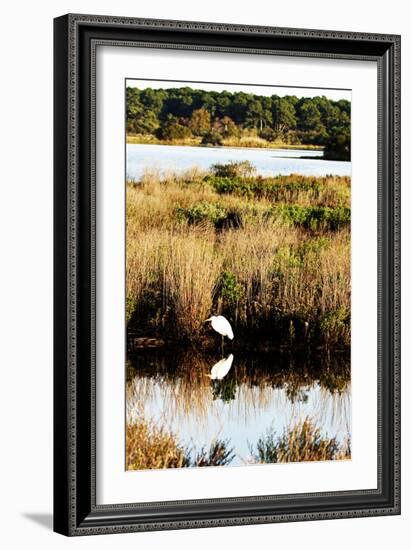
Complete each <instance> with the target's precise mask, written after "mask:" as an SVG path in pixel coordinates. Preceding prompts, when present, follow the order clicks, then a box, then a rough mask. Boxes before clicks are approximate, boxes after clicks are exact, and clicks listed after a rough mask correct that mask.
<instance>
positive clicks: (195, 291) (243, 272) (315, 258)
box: [126, 168, 351, 346]
mask: <svg viewBox="0 0 411 550" xmlns="http://www.w3.org/2000/svg"><path fill="white" fill-rule="evenodd" d="M286 181H287V184H289V182H290V181H292V180H290V179H287V180H286ZM313 181H315V180H313ZM327 181H328V180H327ZM328 183H329V187H328V188H327V187H325V188H324V189H323V190H322V191H321V193H322V194H321V197H320V198H319V200H320V201H321V202H322V203H324V202H325V204H327V205H328V202H329V203H330V207H334V206H335V203H336V202H338V200H343V201H346V200H347V197H348V200H349V179H347V178H344V179H341V178H340V179H338V178H329V182H328ZM311 194H312V193H311ZM317 195H318V193H317ZM327 197H328V198H327ZM338 197H340V198H338ZM282 198H283V200H285V199H287V195H286V194H285V195H284V194H283V196H282ZM291 198H292V200H293V202H292V204H293V205H294V204H300V205H304V204H306V203H307V201H308V202H310V200H311V199H312V197H311V199H310V189H308V190H307V188H306V187H305V188H303V189H302V190H301V192H298V193H296V192H295V191H293V196H292V197H291V196H290V197H289V199H290V200H291ZM327 201H328V202H327ZM273 204H274V206H275V205H276V204H277V203H275V202H274V203H273V201H272V200H270V199H269V198H266V197H264V196H262V197H258V198H256V197H255V196H251V197H245V196H240V195H238V194H235V193H228V194H223V195H222V194H219V193H217V192H216V190H215V189H214V188H213V186H212V185H210V184H209V183H208V182H207V178H206V179H204V173H203V172H202V171H201V170H198V169H195V168H193V169H192V170H191V171H190V172H189V173H185V174H172V173H169V174H159V173H157V172H150V173H146V174H145V175H144V176H143V178H142V180H141V183H139V184H128V185H127V252H126V253H127V267H126V277H127V319H128V321H129V322H130V323H131V324H132V325H133V324H134V326H137V327H138V328H140V329H141V330H145V331H149V332H150V331H152V332H153V333H157V334H159V333H161V334H163V333H167V336H168V337H171V336H173V337H176V335H178V336H179V337H180V338H183V339H194V340H195V339H196V338H198V337H201V336H202V335H204V324H203V321H204V319H206V318H207V317H208V316H209V315H210V314H211V313H212V314H224V315H225V316H226V317H228V318H229V319H230V320H231V322H232V323H233V324H234V326H235V329H237V330H239V331H240V332H241V331H246V330H247V331H249V330H252V331H253V330H260V329H262V328H264V330H265V331H266V332H267V331H268V332H270V331H271V332H273V337H274V332H276V333H277V332H278V331H279V332H280V333H283V334H284V333H285V332H286V333H287V334H288V335H289V336H290V337H294V336H297V337H304V338H305V339H307V338H312V339H316V340H319V341H322V342H325V343H327V344H328V345H331V344H336V345H340V346H341V345H343V346H347V345H349V340H350V288H351V285H350V231H349V228H346V227H345V228H341V229H339V230H337V231H330V230H327V229H322V228H321V227H319V228H318V230H316V231H310V230H307V229H305V228H304V227H299V226H298V225H293V224H291V223H288V222H287V221H284V220H283V219H279V218H278V217H270V216H267V212H269V209H270V208H272V207H273ZM199 205H203V206H202V210H200V214H201V217H200V218H198V219H197V218H195V220H196V223H193V222H192V219H191V218H189V217H184V216H181V215H179V212H186V211H188V212H191V211H193V212H195V216H197V217H198V206H199ZM196 209H197V210H196ZM221 210H222V211H224V212H229V213H230V212H240V214H241V220H240V222H238V223H237V225H236V226H232V225H230V224H229V223H228V224H226V226H224V225H222V226H221V227H220V226H219V225H218V216H219V215H220V211H221ZM234 219H235V220H236V219H237V218H234ZM216 220H217V221H216ZM271 327H272V328H271ZM274 329H275V330H274ZM284 331H285V332H284ZM277 336H278V334H277Z"/></svg>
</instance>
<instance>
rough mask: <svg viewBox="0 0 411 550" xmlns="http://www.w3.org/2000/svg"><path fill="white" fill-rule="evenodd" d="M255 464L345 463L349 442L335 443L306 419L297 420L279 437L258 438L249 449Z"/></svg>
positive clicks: (269, 435) (348, 452)
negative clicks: (255, 447) (251, 448)
mask: <svg viewBox="0 0 411 550" xmlns="http://www.w3.org/2000/svg"><path fill="white" fill-rule="evenodd" d="M252 454H253V456H254V459H255V460H256V461H257V462H263V463H272V462H316V461H324V460H349V459H350V458H351V449H350V442H349V440H347V441H345V442H344V443H343V444H340V443H338V441H337V440H336V438H335V437H331V438H330V437H327V436H323V435H322V434H321V431H320V429H319V428H318V427H317V426H316V425H315V423H314V422H313V421H312V420H311V419H310V418H309V417H307V418H304V419H300V420H299V421H298V422H297V423H296V424H295V425H293V426H290V427H289V428H288V429H287V430H285V431H284V432H283V434H282V435H281V436H277V437H276V435H275V434H273V433H268V434H266V435H265V436H263V437H261V438H260V439H259V441H258V443H257V449H256V450H252Z"/></svg>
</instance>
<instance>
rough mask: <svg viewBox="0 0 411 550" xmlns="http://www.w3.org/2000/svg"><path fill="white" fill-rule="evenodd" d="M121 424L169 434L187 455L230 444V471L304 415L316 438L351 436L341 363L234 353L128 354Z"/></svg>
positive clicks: (345, 369)
mask: <svg viewBox="0 0 411 550" xmlns="http://www.w3.org/2000/svg"><path fill="white" fill-rule="evenodd" d="M127 366H128V368H127V393H126V397H127V419H128V421H130V422H132V421H135V420H136V419H137V418H138V417H139V415H141V414H143V415H144V417H145V418H148V419H151V420H153V421H154V422H155V423H156V424H158V425H161V426H164V427H166V428H167V429H169V430H171V431H172V432H173V433H174V434H175V435H176V436H178V438H179V440H180V441H182V442H183V443H185V444H187V445H189V446H190V447H192V448H202V447H203V446H209V445H210V444H211V443H212V442H213V441H215V440H216V439H217V438H218V439H228V440H230V444H231V446H232V447H233V448H234V452H235V455H236V458H235V460H234V461H233V462H232V464H243V463H244V462H248V461H249V460H250V445H252V446H255V444H256V442H257V440H258V439H259V438H260V437H261V436H262V435H264V433H265V432H266V431H267V430H269V429H273V430H275V432H276V433H278V434H281V433H282V432H283V430H284V429H286V428H287V427H289V426H290V425H292V424H295V423H296V422H298V421H299V420H300V419H301V418H305V417H307V416H309V417H310V418H311V419H312V420H313V421H314V422H315V423H316V425H318V427H319V428H320V429H321V432H322V433H323V435H324V436H325V435H328V436H329V437H336V438H337V440H338V441H339V442H343V441H344V440H346V439H347V437H348V436H349V435H350V433H351V403H350V399H351V386H350V366H349V360H348V359H347V358H345V357H343V356H338V355H337V356H335V357H334V358H332V359H329V358H328V359H326V358H323V357H321V356H319V357H318V356H314V357H308V358H307V357H295V356H291V355H290V354H288V353H269V354H263V355H250V354H245V353H243V354H241V353H238V354H237V353H236V357H235V359H234V356H233V354H230V355H229V356H228V357H226V358H222V359H219V358H218V357H216V356H213V355H204V354H201V353H199V352H197V351H195V350H190V351H187V352H180V353H176V352H175V351H174V352H169V353H164V352H159V351H153V350H151V351H143V352H139V353H135V354H129V360H128V365H127Z"/></svg>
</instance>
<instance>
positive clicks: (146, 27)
mask: <svg viewBox="0 0 411 550" xmlns="http://www.w3.org/2000/svg"><path fill="white" fill-rule="evenodd" d="M99 44H111V45H125V44H127V45H130V46H136V47H147V46H151V47H168V48H182V49H193V50H206V51H210V50H213V51H232V52H242V53H253V54H265V55H275V54H277V55H278V54H282V55H299V56H305V57H312V56H317V57H328V58H336V59H341V58H349V59H358V60H374V61H376V62H377V64H378V114H377V113H376V116H378V426H377V429H378V489H376V490H363V491H361V490H358V491H357V490H355V491H344V492H336V493H316V494H298V495H292V494H290V495H281V496H269V495H268V496H264V497H239V498H225V499H212V500H207V501H206V500H194V501H182V502H156V503H148V504H132V505H130V504H124V505H113V506H109V505H104V506H102V505H96V500H95V494H96V493H95V488H96V476H95V459H96V455H95V413H96V409H95V399H96V396H95V376H96V371H95V242H96V232H95V193H96V185H95V125H94V123H95V120H94V112H95V110H94V107H95V51H96V47H98V45H99ZM54 73H55V74H54V82H55V83H54V121H55V122H54V132H55V141H54V182H55V183H54V185H55V190H54V208H55V218H54V239H55V263H54V269H55V279H54V282H55V301H54V302H55V310H54V315H55V333H54V348H55V352H54V391H55V394H54V395H55V398H54V426H55V428H54V529H55V531H57V532H59V533H62V534H65V535H83V534H84V535H86V534H87V535H88V534H99V533H119V532H130V531H141V530H160V529H181V528H193V527H211V526H222V525H241V524H255V523H268V522H280V521H297V520H315V519H330V518H347V517H358V516H360V517H361V516H376V515H390V514H399V513H400V264H399V262H400V225H399V220H400V37H399V36H394V35H382V34H363V33H350V32H335V31H318V30H302V29H283V28H272V27H250V26H237V25H226V24H215V23H196V22H182V21H162V20H146V19H133V18H124V17H105V16H90V15H65V16H62V17H59V18H57V19H55V21H54ZM136 497H138V496H137V495H136Z"/></svg>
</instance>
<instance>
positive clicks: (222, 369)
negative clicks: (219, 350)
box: [208, 353, 234, 380]
mask: <svg viewBox="0 0 411 550" xmlns="http://www.w3.org/2000/svg"><path fill="white" fill-rule="evenodd" d="M233 359H234V355H233V354H232V353H230V355H229V356H228V357H226V358H225V359H224V358H223V359H220V361H218V362H217V363H216V364H215V365H214V366H213V367H212V369H211V374H209V375H208V376H209V377H210V378H211V380H221V379H222V378H224V376H225V375H226V374H227V373H228V371H229V370H230V369H231V365H232V364H233Z"/></svg>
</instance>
